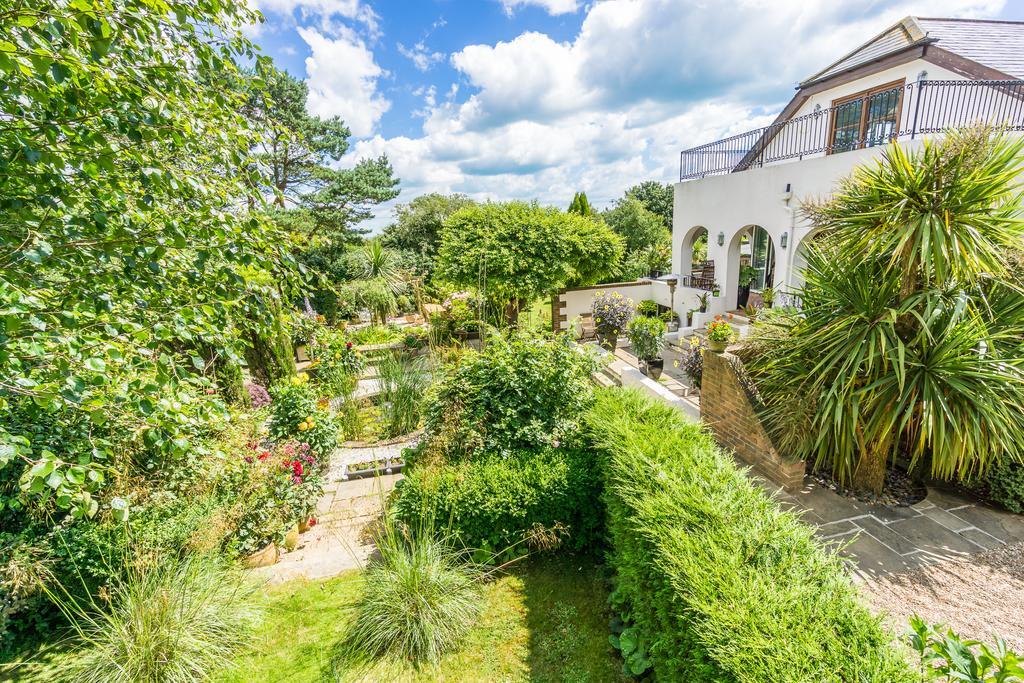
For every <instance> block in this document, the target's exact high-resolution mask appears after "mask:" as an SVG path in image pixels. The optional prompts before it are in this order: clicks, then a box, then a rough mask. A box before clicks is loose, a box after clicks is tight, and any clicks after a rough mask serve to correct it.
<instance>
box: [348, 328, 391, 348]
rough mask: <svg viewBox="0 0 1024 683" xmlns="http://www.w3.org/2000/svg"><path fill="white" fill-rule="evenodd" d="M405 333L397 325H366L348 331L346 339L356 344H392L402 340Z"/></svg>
mask: <svg viewBox="0 0 1024 683" xmlns="http://www.w3.org/2000/svg"><path fill="white" fill-rule="evenodd" d="M404 338H405V335H404V334H403V333H402V330H401V329H400V328H399V327H398V326H397V325H367V326H366V327H361V328H359V329H358V330H354V331H352V332H350V333H349V335H348V339H349V341H351V342H352V343H353V344H355V345H356V346H371V345H375V344H393V343H394V342H399V341H402V340H403V339H404Z"/></svg>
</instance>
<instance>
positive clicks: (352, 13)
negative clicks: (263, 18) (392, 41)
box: [249, 0, 380, 35]
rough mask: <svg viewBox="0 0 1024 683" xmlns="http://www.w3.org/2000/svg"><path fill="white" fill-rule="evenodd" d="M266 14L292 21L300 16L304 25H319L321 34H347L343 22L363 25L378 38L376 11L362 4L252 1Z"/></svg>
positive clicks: (323, 0)
mask: <svg viewBox="0 0 1024 683" xmlns="http://www.w3.org/2000/svg"><path fill="white" fill-rule="evenodd" d="M249 2H251V3H252V4H254V5H255V6H256V7H258V8H259V9H260V11H262V12H263V13H264V14H267V13H268V12H272V13H275V14H277V15H280V17H281V18H284V19H285V20H286V21H292V20H294V19H295V16H296V14H298V18H299V20H301V21H302V22H303V23H304V24H309V23H312V22H316V23H317V24H318V26H319V28H320V30H321V31H323V32H324V33H327V34H329V35H334V34H335V33H337V32H343V31H344V30H345V28H344V25H343V24H341V23H340V22H339V21H338V20H339V19H347V20H349V21H356V22H359V23H361V24H363V25H364V26H365V27H366V29H367V30H368V31H369V33H370V34H371V35H377V33H378V31H379V20H380V18H379V17H378V16H377V14H376V12H374V11H373V8H372V7H370V6H369V5H367V4H366V3H365V2H363V1H362V0H249Z"/></svg>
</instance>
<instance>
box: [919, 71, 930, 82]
mask: <svg viewBox="0 0 1024 683" xmlns="http://www.w3.org/2000/svg"><path fill="white" fill-rule="evenodd" d="M927 78H928V72H927V71H925V70H924V69H921V73H919V74H917V82H918V83H920V82H921V81H923V80H925V79H927Z"/></svg>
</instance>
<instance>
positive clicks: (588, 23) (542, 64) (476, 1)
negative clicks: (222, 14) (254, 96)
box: [249, 0, 1024, 228]
mask: <svg viewBox="0 0 1024 683" xmlns="http://www.w3.org/2000/svg"><path fill="white" fill-rule="evenodd" d="M250 2H254V3H255V4H256V5H257V6H258V7H259V8H260V9H261V11H262V12H263V13H264V15H265V17H266V22H265V23H264V24H262V25H260V26H258V27H253V28H252V30H251V31H250V32H249V33H250V36H251V37H252V38H253V39H254V41H255V42H256V43H257V44H259V45H260V46H261V47H262V48H263V50H264V52H266V53H267V54H269V55H271V56H272V57H273V58H274V60H275V62H276V63H277V64H278V65H279V66H280V67H283V68H286V69H287V70H288V71H290V72H291V73H293V74H295V75H297V76H299V77H301V78H303V79H305V80H307V82H308V83H309V86H310V92H311V95H310V107H311V108H312V109H313V110H314V112H316V113H319V114H322V115H334V114H337V115H340V116H341V117H342V118H343V119H345V121H346V122H347V123H348V125H349V127H350V128H351V129H352V131H353V140H352V143H353V144H352V149H351V151H350V153H349V155H348V156H347V157H346V159H344V160H343V164H344V165H350V164H354V163H355V161H356V160H357V159H358V158H360V157H365V156H376V155H379V154H387V155H388V157H389V158H390V159H391V161H392V164H393V165H394V166H395V169H396V172H397V174H398V175H399V177H401V178H402V181H403V182H402V194H401V196H400V197H399V199H398V200H397V202H400V203H401V202H407V201H409V200H411V199H412V198H414V197H415V196H417V195H419V194H423V193H425V192H431V191H439V192H464V193H466V194H469V195H471V196H474V197H477V198H481V199H484V198H493V199H512V198H521V199H538V200H539V201H541V202H543V203H552V204H559V205H562V204H568V202H569V200H570V199H571V197H572V195H573V193H574V192H576V191H577V190H584V191H586V192H587V194H588V196H589V197H590V199H591V201H592V203H595V204H597V205H598V206H601V207H603V206H606V205H608V204H610V203H611V202H612V201H614V199H615V198H617V197H618V196H620V195H621V194H622V192H623V191H624V190H625V189H626V188H627V187H628V186H630V185H632V184H634V183H636V182H640V181H641V180H645V179H650V178H653V179H657V180H661V181H666V182H667V181H671V180H672V179H673V175H674V174H675V173H676V170H677V164H678V153H679V151H680V150H681V149H684V148H686V147H689V146H693V145H696V144H700V143H703V142H707V141H711V140H714V139H717V138H719V137H722V136H724V135H728V134H732V133H737V132H742V131H745V130H748V129H751V128H755V127H757V126H761V125H764V124H765V123H767V122H768V121H770V120H771V119H772V118H773V117H774V114H776V113H777V112H778V110H779V109H780V108H781V107H782V106H783V105H784V104H785V102H786V101H787V100H788V99H789V98H790V97H791V96H792V94H793V86H794V85H795V83H796V82H798V81H799V80H800V79H802V78H804V77H806V76H808V75H809V74H811V73H813V72H815V71H817V70H818V69H820V68H821V67H823V66H825V65H826V64H828V63H829V62H831V61H833V60H834V59H836V58H838V57H839V56H841V55H842V54H843V53H844V52H846V51H848V50H850V49H852V48H854V47H856V46H857V45H858V44H860V43H862V42H864V41H865V40H867V39H868V38H870V37H871V36H873V35H875V34H876V33H878V32H880V31H881V30H883V29H884V28H886V27H887V26H888V25H890V24H892V23H894V22H895V21H898V20H899V19H900V18H902V17H904V16H906V15H908V14H918V15H923V16H952V17H961V16H962V17H983V18H1008V19H1021V20H1024V0H829V1H827V2H813V1H808V0H715V1H714V2H708V1H707V0H600V1H597V2H584V1H582V0H250ZM393 208H394V202H392V203H391V204H389V205H386V206H383V207H381V209H380V211H379V212H378V214H377V215H376V216H375V217H374V219H372V221H371V222H370V226H371V227H373V228H379V227H380V226H382V225H384V224H386V223H387V222H388V221H389V220H390V218H391V216H392V212H393Z"/></svg>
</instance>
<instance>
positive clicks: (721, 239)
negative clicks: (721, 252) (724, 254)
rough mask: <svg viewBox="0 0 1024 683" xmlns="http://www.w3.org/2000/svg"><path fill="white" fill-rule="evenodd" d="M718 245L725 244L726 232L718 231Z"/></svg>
mask: <svg viewBox="0 0 1024 683" xmlns="http://www.w3.org/2000/svg"><path fill="white" fill-rule="evenodd" d="M718 246H720V247H722V246H725V233H724V232H720V233H718Z"/></svg>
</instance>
